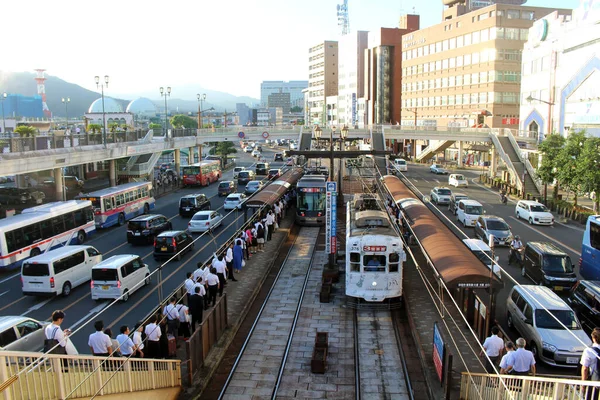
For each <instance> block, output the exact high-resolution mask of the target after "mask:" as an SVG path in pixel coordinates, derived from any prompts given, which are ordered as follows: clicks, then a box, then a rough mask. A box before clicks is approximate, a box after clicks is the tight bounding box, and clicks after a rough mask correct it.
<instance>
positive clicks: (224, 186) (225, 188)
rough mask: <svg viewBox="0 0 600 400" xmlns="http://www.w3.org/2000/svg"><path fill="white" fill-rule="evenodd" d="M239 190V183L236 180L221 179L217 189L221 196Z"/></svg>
mask: <svg viewBox="0 0 600 400" xmlns="http://www.w3.org/2000/svg"><path fill="white" fill-rule="evenodd" d="M236 190H237V183H236V182H235V181H221V182H220V183H219V188H218V189H217V194H218V195H219V197H221V196H227V195H229V194H231V193H235V192H236Z"/></svg>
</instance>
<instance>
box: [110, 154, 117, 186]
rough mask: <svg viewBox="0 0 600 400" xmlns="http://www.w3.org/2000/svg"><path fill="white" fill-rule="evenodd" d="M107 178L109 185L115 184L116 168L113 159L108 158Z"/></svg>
mask: <svg viewBox="0 0 600 400" xmlns="http://www.w3.org/2000/svg"><path fill="white" fill-rule="evenodd" d="M108 179H109V181H110V186H111V187H114V186H117V168H116V167H115V160H110V161H109V162H108Z"/></svg>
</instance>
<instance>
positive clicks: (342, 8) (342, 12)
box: [337, 0, 350, 36]
mask: <svg viewBox="0 0 600 400" xmlns="http://www.w3.org/2000/svg"><path fill="white" fill-rule="evenodd" d="M337 20H338V26H339V27H340V28H341V30H342V36H344V35H347V34H349V33H350V17H349V16H348V0H344V2H343V3H342V4H338V5H337Z"/></svg>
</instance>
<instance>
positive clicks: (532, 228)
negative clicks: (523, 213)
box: [510, 215, 581, 254]
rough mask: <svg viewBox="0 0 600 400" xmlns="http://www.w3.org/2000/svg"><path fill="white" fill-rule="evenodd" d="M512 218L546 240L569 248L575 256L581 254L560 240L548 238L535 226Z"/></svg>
mask: <svg viewBox="0 0 600 400" xmlns="http://www.w3.org/2000/svg"><path fill="white" fill-rule="evenodd" d="M510 218H512V219H514V220H515V221H517V222H520V223H521V224H523V225H524V226H526V227H528V228H529V229H531V230H533V231H535V232H537V233H539V234H540V235H542V236H543V237H545V238H546V239H548V240H552V241H553V242H554V243H556V244H558V245H560V246H562V247H564V248H567V249H569V250H571V251H572V252H573V253H574V254H581V252H580V251H577V250H575V249H574V248H572V247H569V246H567V245H566V244H564V243H562V242H559V241H558V240H556V239H554V238H553V237H552V236H548V235H546V234H545V233H544V232H542V231H540V230H539V229H537V228H534V227H533V226H531V225H529V224H527V223H526V222H525V221H521V220H520V219H517V218H516V217H514V216H512V215H511V216H510Z"/></svg>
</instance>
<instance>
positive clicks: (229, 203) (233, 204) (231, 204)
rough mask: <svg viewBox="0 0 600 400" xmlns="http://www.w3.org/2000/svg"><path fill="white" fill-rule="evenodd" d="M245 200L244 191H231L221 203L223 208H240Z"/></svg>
mask: <svg viewBox="0 0 600 400" xmlns="http://www.w3.org/2000/svg"><path fill="white" fill-rule="evenodd" d="M245 201H246V195H245V194H244V193H233V194H230V195H229V196H227V198H226V199H225V202H224V203H223V210H234V209H236V208H237V209H238V210H241V209H242V208H243V206H244V202H245Z"/></svg>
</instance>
